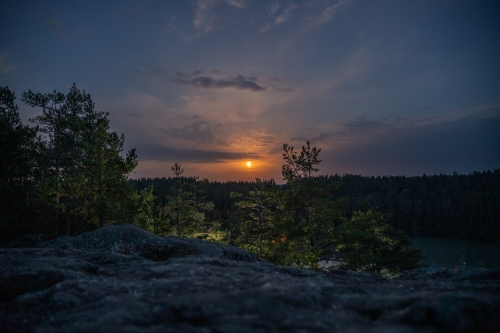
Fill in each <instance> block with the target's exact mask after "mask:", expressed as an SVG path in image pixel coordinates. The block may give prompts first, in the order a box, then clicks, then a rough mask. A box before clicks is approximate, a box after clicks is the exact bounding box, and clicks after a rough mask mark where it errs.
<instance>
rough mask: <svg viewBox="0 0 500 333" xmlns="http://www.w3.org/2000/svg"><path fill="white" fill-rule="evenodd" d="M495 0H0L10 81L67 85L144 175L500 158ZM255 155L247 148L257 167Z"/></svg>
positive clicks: (340, 170)
mask: <svg viewBox="0 0 500 333" xmlns="http://www.w3.org/2000/svg"><path fill="white" fill-rule="evenodd" d="M499 17H500V2H498V1H487V0H477V1H472V0H470V1H461V0H450V1H443V0H432V1H427V0H419V1H410V0H408V1H405V0H377V1H366V0H331V1H330V0H310V1H306V0H304V1H285V0H283V1H279V0H266V1H258V0H190V1H183V0H176V1H154V0H147V1H146V0H144V1H132V0H128V1H124V0H123V1H122V0H120V1H94V0H92V1H89V0H86V1H77V0H73V1H13V0H3V1H1V2H0V85H1V86H8V87H9V88H10V89H11V90H12V91H14V92H15V93H16V96H17V103H18V104H19V107H20V115H21V119H22V120H23V122H24V123H25V124H29V119H30V118H33V117H35V116H36V115H38V114H40V112H41V110H40V109H34V108H31V107H29V106H26V105H23V103H22V101H21V100H20V98H21V95H22V93H23V91H27V90H28V89H30V90H32V91H35V92H41V93H49V92H52V91H53V90H57V91H60V92H63V93H67V92H68V91H69V87H70V86H71V84H73V83H76V85H77V86H78V88H80V89H84V90H85V91H86V92H87V93H89V94H90V95H91V96H92V99H93V101H94V103H95V106H96V109H97V110H99V111H106V112H109V118H110V120H111V129H112V130H113V131H116V132H118V133H119V134H121V133H123V134H124V135H125V149H126V150H128V149H131V148H136V152H137V155H138V161H139V164H138V166H137V168H136V170H135V171H134V173H133V174H131V177H132V178H139V177H168V176H172V175H173V174H172V171H171V169H170V167H171V166H172V165H173V164H174V163H179V164H181V166H182V167H183V169H184V171H185V172H184V175H186V176H199V177H200V178H208V179H210V180H218V181H227V180H254V179H255V178H261V179H271V178H272V179H275V181H276V182H277V183H282V182H283V180H282V175H281V166H282V164H283V159H282V152H283V144H285V143H287V144H289V145H291V146H293V147H295V149H300V147H301V146H303V145H304V144H305V143H306V141H307V140H310V143H311V146H315V147H318V148H321V152H320V155H319V157H320V159H321V160H322V162H321V163H320V165H319V168H320V171H319V173H318V174H322V175H330V174H361V175H366V176H379V175H381V176H384V175H406V176H421V175H423V174H427V175H432V174H441V173H444V174H451V173H453V172H454V171H456V172H458V173H461V174H468V173H470V172H473V171H483V170H488V169H490V170H493V169H498V168H500V19H498V18H499ZM247 162H251V165H250V166H248V165H247Z"/></svg>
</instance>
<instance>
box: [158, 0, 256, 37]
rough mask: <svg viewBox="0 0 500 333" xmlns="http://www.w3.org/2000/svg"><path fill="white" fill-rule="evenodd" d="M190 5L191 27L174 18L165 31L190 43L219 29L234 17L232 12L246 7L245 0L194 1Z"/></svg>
mask: <svg viewBox="0 0 500 333" xmlns="http://www.w3.org/2000/svg"><path fill="white" fill-rule="evenodd" d="M191 4H192V6H193V9H194V16H193V20H192V27H187V26H186V25H185V24H184V23H183V22H182V21H180V20H178V19H177V18H176V17H171V18H170V20H169V23H168V25H167V31H172V32H175V33H177V35H178V36H179V37H180V38H182V39H184V40H185V41H187V42H192V41H193V40H195V39H198V38H200V37H202V36H203V35H205V34H207V33H209V32H210V31H213V30H216V29H218V28H220V26H221V24H222V23H223V22H224V21H227V20H228V17H233V16H234V10H237V9H242V8H245V7H246V6H247V0H194V1H191ZM187 30H192V32H187Z"/></svg>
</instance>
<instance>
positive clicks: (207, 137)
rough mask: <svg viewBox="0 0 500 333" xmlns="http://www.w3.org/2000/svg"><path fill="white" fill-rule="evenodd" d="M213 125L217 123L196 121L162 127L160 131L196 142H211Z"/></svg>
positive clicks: (212, 140)
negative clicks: (166, 127)
mask: <svg viewBox="0 0 500 333" xmlns="http://www.w3.org/2000/svg"><path fill="white" fill-rule="evenodd" d="M191 118H193V117H191ZM214 126H217V125H211V124H210V123H208V122H206V121H197V122H194V123H191V124H189V125H184V126H183V127H181V128H171V129H162V131H163V132H164V133H166V134H167V135H168V136H170V137H172V138H175V139H181V140H187V141H194V142H197V143H212V142H214V139H215V135H214V133H213V132H212V128H213V127H214Z"/></svg>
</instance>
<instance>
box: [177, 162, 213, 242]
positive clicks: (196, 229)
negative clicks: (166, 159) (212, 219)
mask: <svg viewBox="0 0 500 333" xmlns="http://www.w3.org/2000/svg"><path fill="white" fill-rule="evenodd" d="M172 172H173V173H174V175H175V176H176V177H175V178H176V181H175V185H174V186H172V187H171V189H170V191H171V194H170V196H169V197H168V198H167V210H168V212H169V215H170V221H171V222H170V223H171V226H172V229H171V230H172V232H173V233H174V234H175V235H177V236H181V237H182V236H197V234H199V233H204V232H206V231H207V229H208V226H207V225H206V223H205V212H210V211H211V210H213V207H214V205H213V203H212V202H208V201H206V198H205V197H204V196H203V190H202V189H200V188H199V186H198V185H197V180H198V178H195V182H193V183H191V184H187V183H183V182H182V181H181V178H180V176H181V175H182V173H183V172H184V170H183V169H182V168H181V166H180V165H179V164H177V163H175V164H174V165H173V166H172ZM188 187H189V190H186V188H188Z"/></svg>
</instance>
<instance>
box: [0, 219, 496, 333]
mask: <svg viewBox="0 0 500 333" xmlns="http://www.w3.org/2000/svg"><path fill="white" fill-rule="evenodd" d="M0 332H103V333H104V332H105V333H111V332H207V333H208V332H214V333H215V332H217V333H222V332H224V333H225V332H227V333H230V332H231V333H232V332H297V333H298V332H301V333H303V332H500V270H487V269H479V268H464V267H455V268H440V267H428V268H422V269H418V270H413V271H409V272H407V273H406V274H405V275H404V276H403V277H402V278H400V279H395V280H387V279H384V278H383V277H381V276H379V275H377V274H374V273H352V272H347V271H332V272H329V273H316V272H311V271H304V270H300V269H297V268H293V267H284V266H277V265H273V264H270V263H266V262H263V261H260V260H258V258H256V257H255V256H254V255H252V254H250V253H248V252H245V251H243V250H240V249H237V248H234V247H229V246H223V245H219V244H214V243H210V242H207V241H203V240H196V239H183V238H178V237H165V238H163V237H157V236H154V235H151V234H149V233H147V232H145V231H144V230H141V229H138V228H136V227H133V226H131V225H127V224H124V225H118V226H108V227H105V228H101V229H98V230H96V231H94V232H90V233H86V234H82V235H79V236H76V237H61V238H59V239H56V240H54V241H51V242H47V243H40V244H38V247H35V248H5V249H0Z"/></svg>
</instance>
